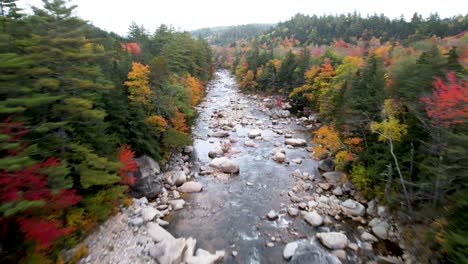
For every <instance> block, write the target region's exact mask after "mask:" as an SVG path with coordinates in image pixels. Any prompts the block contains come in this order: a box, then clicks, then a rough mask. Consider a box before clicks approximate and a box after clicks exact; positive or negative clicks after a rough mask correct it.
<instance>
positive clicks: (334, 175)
mask: <svg viewBox="0 0 468 264" xmlns="http://www.w3.org/2000/svg"><path fill="white" fill-rule="evenodd" d="M322 176H323V177H324V178H325V179H326V180H327V182H329V183H330V184H339V183H341V181H342V180H343V172H341V171H331V172H325V173H324V174H322Z"/></svg>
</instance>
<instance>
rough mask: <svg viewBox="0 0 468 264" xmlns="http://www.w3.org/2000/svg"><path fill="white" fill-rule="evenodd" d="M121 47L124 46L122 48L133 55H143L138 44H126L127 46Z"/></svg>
mask: <svg viewBox="0 0 468 264" xmlns="http://www.w3.org/2000/svg"><path fill="white" fill-rule="evenodd" d="M121 45H122V48H123V49H125V50H126V51H127V52H129V53H132V54H140V53H141V47H140V45H138V43H136V42H130V43H125V44H121Z"/></svg>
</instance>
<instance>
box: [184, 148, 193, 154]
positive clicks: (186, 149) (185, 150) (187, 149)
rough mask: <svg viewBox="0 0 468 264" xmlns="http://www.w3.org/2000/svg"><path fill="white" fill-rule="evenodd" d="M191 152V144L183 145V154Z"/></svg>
mask: <svg viewBox="0 0 468 264" xmlns="http://www.w3.org/2000/svg"><path fill="white" fill-rule="evenodd" d="M192 152H193V146H185V147H184V153H185V154H192Z"/></svg>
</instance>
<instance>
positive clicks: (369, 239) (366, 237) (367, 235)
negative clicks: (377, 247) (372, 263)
mask: <svg viewBox="0 0 468 264" xmlns="http://www.w3.org/2000/svg"><path fill="white" fill-rule="evenodd" d="M361 239H362V240H364V241H367V242H377V241H379V240H378V239H377V238H376V237H375V236H373V235H372V234H370V233H368V232H364V233H362V234H361Z"/></svg>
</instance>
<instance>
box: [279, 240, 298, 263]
mask: <svg viewBox="0 0 468 264" xmlns="http://www.w3.org/2000/svg"><path fill="white" fill-rule="evenodd" d="M298 246H299V245H298V243H297V242H290V243H288V244H286V246H285V247H284V250H283V258H284V259H286V260H289V259H291V258H292V257H293V256H294V253H295V252H296V249H297V247H298Z"/></svg>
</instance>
